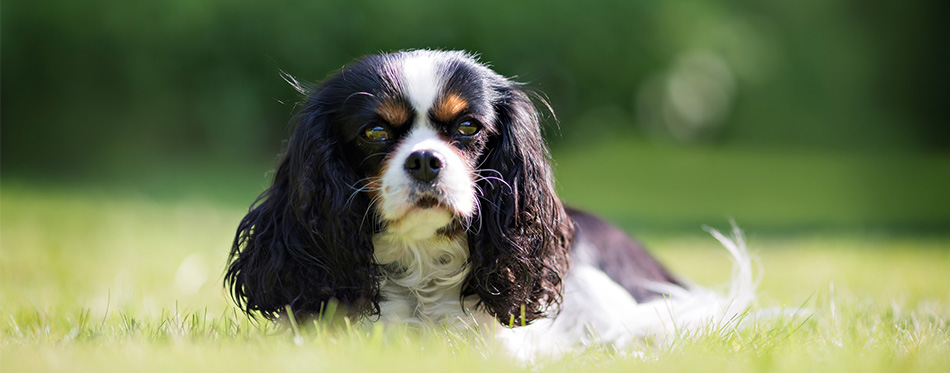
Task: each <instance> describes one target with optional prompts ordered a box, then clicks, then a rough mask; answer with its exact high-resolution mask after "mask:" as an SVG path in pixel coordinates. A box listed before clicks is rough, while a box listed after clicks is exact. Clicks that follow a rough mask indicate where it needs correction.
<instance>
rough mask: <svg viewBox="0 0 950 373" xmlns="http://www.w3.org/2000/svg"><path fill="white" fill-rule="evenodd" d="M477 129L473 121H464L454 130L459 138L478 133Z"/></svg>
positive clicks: (476, 123)
mask: <svg viewBox="0 0 950 373" xmlns="http://www.w3.org/2000/svg"><path fill="white" fill-rule="evenodd" d="M480 128H481V127H479V125H478V122H475V121H474V120H466V121H463V122H462V123H459V126H458V129H456V130H455V133H456V134H458V135H460V136H472V135H474V134H476V133H478V130H479V129H480Z"/></svg>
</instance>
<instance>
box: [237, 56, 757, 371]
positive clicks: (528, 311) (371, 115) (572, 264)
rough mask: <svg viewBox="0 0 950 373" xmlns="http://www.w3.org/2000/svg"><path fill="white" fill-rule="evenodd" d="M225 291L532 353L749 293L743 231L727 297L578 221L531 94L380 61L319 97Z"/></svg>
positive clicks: (480, 68)
mask: <svg viewBox="0 0 950 373" xmlns="http://www.w3.org/2000/svg"><path fill="white" fill-rule="evenodd" d="M288 81H290V82H291V83H292V84H294V85H295V86H296V87H297V88H298V90H300V91H301V92H302V93H304V94H305V95H306V101H305V102H304V103H303V104H302V106H301V108H300V110H299V112H298V113H297V114H296V115H295V116H294V119H293V122H294V125H295V127H294V129H293V132H292V134H291V136H290V139H289V140H288V142H287V149H286V152H285V153H283V155H282V156H281V160H280V165H279V167H278V168H277V171H276V174H275V176H274V180H273V184H272V185H270V187H268V188H267V190H266V191H264V192H263V193H262V194H261V196H260V197H259V198H258V199H257V201H256V202H255V203H254V204H253V205H252V207H251V209H250V211H249V212H248V214H247V216H245V217H244V219H243V220H242V221H241V223H240V225H239V226H238V230H237V235H236V237H235V240H234V245H233V248H232V249H231V255H230V258H229V267H228V270H227V274H226V276H225V282H226V284H227V286H228V287H229V288H230V290H231V293H232V297H233V299H234V300H235V302H236V303H237V304H238V305H239V306H240V307H241V308H242V309H243V310H244V311H245V312H247V313H248V314H250V315H254V314H260V315H262V316H264V317H265V318H268V319H279V318H281V317H285V316H287V312H288V310H292V313H293V316H295V317H314V316H319V315H321V314H322V313H323V312H324V311H325V310H326V309H327V305H328V304H329V303H330V302H334V303H335V304H337V305H339V307H340V309H342V310H344V311H345V313H346V315H348V316H349V317H351V318H353V319H359V320H362V321H364V322H367V323H374V322H382V323H387V324H393V323H398V324H407V323H408V324H413V325H420V326H454V327H460V328H461V329H467V330H475V329H477V330H478V331H479V333H480V334H482V335H484V334H486V333H487V334H490V335H492V336H496V337H498V339H499V340H501V341H502V343H503V344H504V346H506V347H508V348H510V349H511V350H512V351H513V352H515V353H516V354H519V355H521V356H533V355H534V354H537V353H540V352H547V353H556V352H559V351H563V350H564V349H567V348H573V347H575V346H584V345H589V344H591V343H609V344H611V345H616V346H622V345H624V344H626V343H628V342H630V341H633V340H635V339H637V338H642V337H644V336H650V335H659V336H661V337H662V336H664V335H665V336H670V333H672V331H673V330H677V331H683V330H688V329H690V328H693V329H699V328H702V327H703V325H708V323H709V322H716V321H723V320H729V319H730V318H733V317H734V316H735V315H737V314H738V313H740V312H742V311H743V310H744V309H745V308H746V306H747V305H748V304H749V302H750V301H751V298H752V296H753V294H754V290H755V289H754V281H753V279H752V275H751V270H750V268H749V267H750V264H749V259H748V255H747V254H746V252H745V249H744V245H743V243H742V240H741V236H739V235H738V232H737V234H736V236H735V237H733V238H732V239H730V238H727V237H724V236H722V235H720V234H719V233H718V232H715V231H711V232H712V233H713V235H714V236H716V237H717V238H718V239H719V240H720V241H721V242H722V243H723V244H724V245H725V246H726V247H727V248H728V249H729V250H730V252H731V253H732V256H733V259H734V264H735V266H734V274H733V281H732V288H731V289H730V291H729V292H728V294H717V293H714V292H711V291H708V290H705V289H703V288H700V287H697V286H692V285H689V284H686V283H684V281H683V280H681V279H679V278H677V277H676V276H674V275H672V274H671V273H670V272H669V271H668V270H667V269H666V268H665V267H664V266H663V265H662V264H660V263H659V262H658V261H657V260H655V259H654V258H653V257H652V256H650V254H648V253H647V252H646V251H644V249H643V248H642V246H641V245H639V244H638V243H637V242H636V241H634V240H633V239H631V238H630V237H628V236H627V235H626V234H624V232H622V231H621V230H620V229H618V228H617V227H614V226H612V225H610V224H609V223H607V222H605V221H603V220H601V219H599V218H597V217H595V216H593V215H591V214H588V213H585V212H582V211H579V210H574V209H571V208H567V207H565V206H564V205H563V204H562V203H561V201H560V199H558V196H557V193H556V192H555V188H554V176H553V174H552V171H551V165H550V159H549V158H550V157H549V154H548V149H547V147H546V146H545V143H544V139H543V138H542V135H541V126H540V124H539V114H538V111H537V109H536V108H535V106H534V104H533V103H532V96H531V95H529V94H528V93H527V92H526V91H525V90H523V89H522V88H521V85H520V84H518V83H516V82H514V81H512V80H510V79H508V78H505V77H503V76H501V75H499V74H498V73H496V72H494V71H492V70H491V69H489V68H488V67H486V66H485V65H484V64H482V63H479V62H478V61H477V60H476V59H475V58H473V57H472V56H471V55H469V54H466V53H464V52H455V51H431V50H414V51H405V52H396V53H390V54H382V55H373V56H367V57H364V58H362V59H359V60H358V61H356V62H355V63H353V64H351V65H349V66H346V67H344V68H343V69H342V70H341V71H339V72H337V73H336V74H334V75H332V76H330V77H329V78H327V79H326V80H325V81H324V82H322V83H321V84H319V85H317V86H315V87H312V88H303V87H302V86H301V85H300V84H298V83H297V82H296V80H293V78H288Z"/></svg>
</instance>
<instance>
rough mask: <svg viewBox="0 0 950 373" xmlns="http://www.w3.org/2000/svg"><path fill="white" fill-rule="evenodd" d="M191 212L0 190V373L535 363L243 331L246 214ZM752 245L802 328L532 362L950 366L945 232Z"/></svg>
mask: <svg viewBox="0 0 950 373" xmlns="http://www.w3.org/2000/svg"><path fill="white" fill-rule="evenodd" d="M203 201H204V200H201V199H195V200H187V199H185V200H177V201H174V202H169V201H167V200H165V201H162V202H155V201H154V200H152V199H150V198H149V197H144V196H140V195H135V194H122V193H119V194H116V193H107V192H101V193H75V192H66V191H56V190H34V189H31V188H28V187H24V186H22V185H18V186H12V187H11V186H5V187H4V188H3V189H2V193H0V207H2V209H0V223H2V224H0V290H2V291H0V371H3V372H21V371H22V372H26V371H49V370H55V371H103V370H114V371H156V372H158V371H161V372H165V371H209V370H211V371H263V370H273V371H291V370H316V371H403V370H412V371H439V372H442V371H523V370H530V369H531V368H529V367H525V366H523V365H522V364H519V363H517V362H514V361H512V360H511V359H508V358H505V357H503V355H501V354H499V353H497V352H496V351H495V348H493V347H492V346H490V344H485V343H481V342H480V341H473V340H470V339H468V338H466V337H463V336H459V335H455V334H452V333H423V334H419V333H415V332H410V331H405V330H383V329H379V328H376V329H372V328H370V329H366V328H359V327H355V326H352V325H351V326H349V327H347V326H346V325H336V326H332V327H331V326H327V325H326V324H325V323H324V324H320V323H317V324H314V323H312V322H306V321H301V324H300V325H299V326H298V328H297V330H296V332H295V331H293V330H288V329H286V328H283V329H282V328H278V327H275V326H273V325H270V324H267V323H254V322H251V321H250V320H248V319H247V318H246V317H244V316H243V315H241V314H240V313H239V312H238V311H236V309H235V308H234V307H233V306H232V305H231V304H230V303H229V301H228V299H227V296H226V294H225V293H224V291H223V290H222V287H221V278H222V272H223V267H224V262H225V258H226V255H227V251H228V247H229V245H230V241H231V237H232V235H233V232H234V228H235V226H236V223H237V221H238V219H240V217H241V216H242V214H243V212H244V211H243V210H242V209H241V208H235V207H227V206H224V207H222V206H221V205H216V204H210V203H207V202H203ZM710 223H716V222H710ZM740 223H741V222H740ZM723 225H725V222H723ZM697 232H700V230H699V228H698V227H697ZM748 234H749V238H750V246H751V249H752V250H753V251H754V252H756V253H757V255H758V257H759V258H760V260H761V265H762V268H764V278H763V281H762V286H761V299H760V302H759V307H760V309H761V308H767V307H773V306H777V307H782V306H787V307H798V306H802V305H804V306H805V307H808V308H810V309H811V310H813V314H812V315H811V316H810V317H807V318H806V317H795V318H776V319H770V320H764V321H760V322H753V320H751V319H750V320H748V323H747V324H748V326H747V327H746V328H745V329H743V330H742V331H738V332H734V333H725V334H723V335H715V336H713V335H710V336H700V337H690V338H684V339H682V340H678V341H675V342H674V343H673V344H672V345H671V346H666V345H663V346H639V347H635V348H634V349H633V350H630V351H612V350H610V349H604V348H596V349H592V350H590V351H587V352H579V353H576V354H572V355H569V356H567V357H565V358H564V359H562V360H558V361H542V362H540V363H539V368H534V369H541V370H553V371H573V370H578V369H583V370H593V369H596V370H599V371H600V370H602V371H632V370H636V371H670V370H678V371H762V370H776V371H789V372H799V371H813V370H819V369H820V370H825V371H838V370H853V371H945V370H947V369H950V331H948V330H950V285H948V284H950V250H948V240H947V239H946V238H941V237H931V238H920V237H916V238H914V237H893V236H886V235H875V234H873V233H867V234H855V233H845V234H840V235H822V236H808V235H806V236H791V237H784V238H781V237H771V236H760V235H757V234H756V232H748ZM645 241H646V242H647V244H648V245H649V246H651V247H653V248H654V251H655V252H657V253H658V255H659V256H660V257H661V258H663V259H664V260H665V261H666V262H667V263H670V264H671V267H672V268H673V269H674V271H676V272H677V273H682V274H688V275H687V276H688V277H689V278H690V279H692V280H693V281H695V282H698V283H702V284H710V285H713V286H715V285H716V284H721V283H723V282H724V281H725V280H726V278H727V277H728V274H729V262H728V259H727V256H726V254H725V251H724V250H722V249H721V248H719V247H718V246H717V244H716V242H715V241H714V240H713V239H711V238H707V237H703V236H701V235H699V234H697V235H689V236H677V235H657V236H648V237H647V238H646V239H645Z"/></svg>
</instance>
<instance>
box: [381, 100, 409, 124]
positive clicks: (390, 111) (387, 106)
mask: <svg viewBox="0 0 950 373" xmlns="http://www.w3.org/2000/svg"><path fill="white" fill-rule="evenodd" d="M376 113H377V114H379V116H381V117H383V119H384V120H386V121H387V122H389V124H392V125H394V126H398V125H401V124H405V123H406V122H408V121H409V109H408V108H406V105H404V104H402V103H400V102H399V101H396V100H386V101H383V102H382V103H381V104H379V106H378V107H376Z"/></svg>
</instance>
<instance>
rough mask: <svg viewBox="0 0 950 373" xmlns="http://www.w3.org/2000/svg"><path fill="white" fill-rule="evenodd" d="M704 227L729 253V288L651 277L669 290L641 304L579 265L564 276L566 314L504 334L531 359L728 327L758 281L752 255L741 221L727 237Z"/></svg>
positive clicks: (737, 323)
mask: <svg viewBox="0 0 950 373" xmlns="http://www.w3.org/2000/svg"><path fill="white" fill-rule="evenodd" d="M706 230H707V231H708V232H709V233H710V234H711V235H712V236H713V237H714V238H716V239H717V240H719V242H720V243H721V244H722V245H723V246H724V247H725V248H726V250H728V252H729V254H730V256H731V260H732V278H731V280H730V282H729V286H728V290H726V291H715V290H711V289H709V288H705V287H701V286H693V285H690V286H685V287H681V286H677V285H674V284H669V283H651V284H647V285H646V286H647V287H648V288H649V289H650V290H652V291H656V292H657V293H662V294H668V296H665V297H663V298H662V299H655V300H651V301H648V302H643V303H637V302H636V300H634V299H633V297H631V296H630V293H628V292H627V291H626V290H625V289H624V288H623V287H621V286H620V285H619V284H617V283H616V282H614V281H613V280H611V279H610V278H609V277H608V276H607V275H606V274H605V273H604V272H602V271H600V270H599V269H597V268H594V267H592V266H585V265H579V266H576V267H573V268H572V269H571V275H570V276H568V277H567V278H566V279H565V294H564V302H563V304H562V309H561V312H560V314H559V315H558V316H557V317H555V318H554V319H545V320H540V321H538V322H536V323H535V324H532V325H529V326H527V327H522V328H515V329H512V330H509V331H507V333H503V334H506V335H504V336H503V338H502V341H503V343H504V345H505V346H506V349H509V350H511V351H513V352H514V354H515V355H516V356H518V357H519V358H522V359H527V360H533V358H535V357H539V356H557V355H562V354H563V353H565V352H568V351H574V350H577V349H578V348H586V347H588V346H591V345H610V346H614V347H617V348H625V347H627V346H629V345H631V343H633V342H638V341H648V340H650V341H653V342H654V343H659V344H665V343H670V342H673V341H675V340H676V339H677V338H682V337H688V336H697V335H703V334H708V333H724V332H727V331H731V330H734V329H736V328H739V327H741V323H742V321H743V319H744V317H745V316H746V312H747V310H748V309H749V306H750V305H751V304H752V302H753V301H754V300H755V294H756V289H757V287H758V277H756V275H755V274H754V272H753V265H752V263H753V258H752V256H751V255H750V254H749V252H748V250H747V249H746V244H745V238H744V236H743V234H742V231H741V230H739V228H738V227H737V226H736V225H735V223H733V227H732V232H731V235H729V236H727V235H724V234H722V233H720V232H719V231H717V230H715V229H711V228H706Z"/></svg>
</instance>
